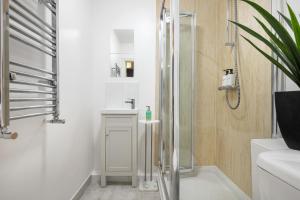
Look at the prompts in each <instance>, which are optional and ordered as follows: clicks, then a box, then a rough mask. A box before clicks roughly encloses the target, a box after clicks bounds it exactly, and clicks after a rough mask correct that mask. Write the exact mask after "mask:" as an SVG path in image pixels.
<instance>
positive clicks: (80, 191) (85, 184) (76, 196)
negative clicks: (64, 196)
mask: <svg viewBox="0 0 300 200" xmlns="http://www.w3.org/2000/svg"><path fill="white" fill-rule="evenodd" d="M91 181H92V175H89V176H88V177H87V178H86V179H85V180H84V181H83V183H82V184H81V185H80V187H79V189H78V190H77V192H76V193H75V194H74V195H73V197H72V198H71V200H79V199H80V198H81V197H82V195H83V193H84V191H85V190H86V188H87V187H88V186H89V185H90V183H91Z"/></svg>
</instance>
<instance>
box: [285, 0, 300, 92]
mask: <svg viewBox="0 0 300 200" xmlns="http://www.w3.org/2000/svg"><path fill="white" fill-rule="evenodd" d="M287 3H288V4H290V6H291V7H292V8H293V10H294V12H295V13H296V15H297V16H298V20H300V2H299V1H295V0H287ZM285 13H286V15H287V16H289V14H288V13H289V12H288V9H287V7H286V10H285ZM286 90H288V91H295V90H300V89H299V87H298V86H297V85H296V84H295V83H294V82H293V81H291V79H289V78H287V80H286Z"/></svg>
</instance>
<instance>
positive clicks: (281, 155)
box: [257, 149, 300, 190]
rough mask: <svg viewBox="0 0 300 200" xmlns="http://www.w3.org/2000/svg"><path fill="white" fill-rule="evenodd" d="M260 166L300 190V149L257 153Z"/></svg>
mask: <svg viewBox="0 0 300 200" xmlns="http://www.w3.org/2000/svg"><path fill="white" fill-rule="evenodd" d="M257 164H258V166H259V167H260V168H262V169H264V170H266V171H267V172H269V173H270V174H272V175H273V176H275V177H278V178H279V179H281V180H283V181H285V182H286V183H288V184H289V185H291V186H293V187H295V188H297V189H298V190H300V151H295V150H291V149H288V150H279V151H269V152H264V153H261V154H260V155H259V158H258V160H257Z"/></svg>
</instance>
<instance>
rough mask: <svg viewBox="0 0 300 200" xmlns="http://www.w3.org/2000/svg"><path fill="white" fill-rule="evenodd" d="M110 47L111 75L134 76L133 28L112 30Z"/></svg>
mask: <svg viewBox="0 0 300 200" xmlns="http://www.w3.org/2000/svg"><path fill="white" fill-rule="evenodd" d="M110 49H111V50H110V60H111V64H110V72H111V73H110V74H111V77H116V78H117V77H122V78H126V77H134V68H135V63H134V30H124V29H123V30H121V29H115V30H113V32H112V34H111V44H110Z"/></svg>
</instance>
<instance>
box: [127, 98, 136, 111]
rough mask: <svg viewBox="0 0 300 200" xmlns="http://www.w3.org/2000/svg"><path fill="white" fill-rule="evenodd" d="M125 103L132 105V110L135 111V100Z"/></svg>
mask: <svg viewBox="0 0 300 200" xmlns="http://www.w3.org/2000/svg"><path fill="white" fill-rule="evenodd" d="M125 103H130V104H131V109H132V110H133V109H135V99H129V100H127V101H125Z"/></svg>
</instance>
